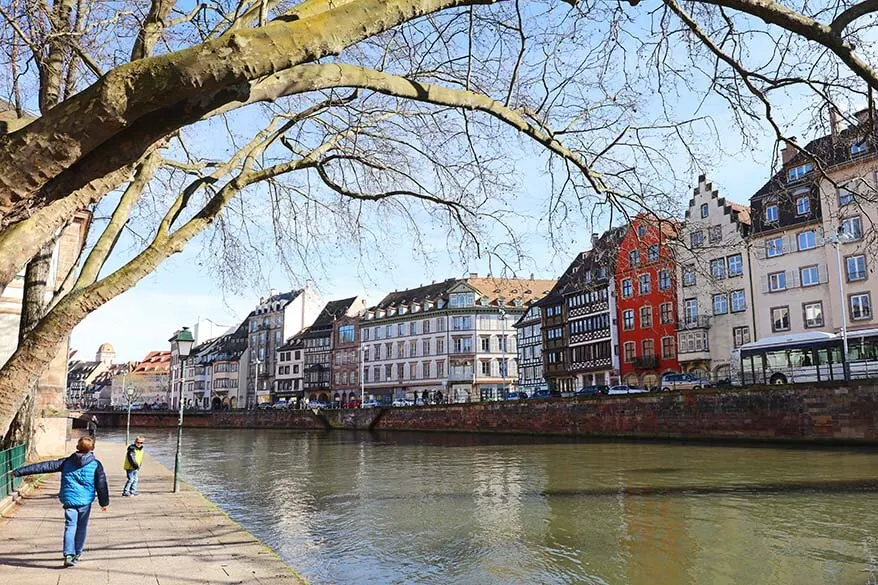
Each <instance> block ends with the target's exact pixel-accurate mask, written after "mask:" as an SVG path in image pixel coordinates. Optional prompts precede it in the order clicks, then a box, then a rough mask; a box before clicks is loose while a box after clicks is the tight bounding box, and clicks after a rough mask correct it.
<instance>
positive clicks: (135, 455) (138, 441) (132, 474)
mask: <svg viewBox="0 0 878 585" xmlns="http://www.w3.org/2000/svg"><path fill="white" fill-rule="evenodd" d="M142 464H143V437H140V436H138V437H135V438H134V443H132V444H131V445H128V451H127V452H126V453H125V464H124V465H123V467H124V468H125V474H126V475H127V476H128V481H126V482H125V487H124V488H122V495H123V496H126V497H127V496H138V495H140V494H139V493H138V491H137V472H138V471H140V466H141V465H142Z"/></svg>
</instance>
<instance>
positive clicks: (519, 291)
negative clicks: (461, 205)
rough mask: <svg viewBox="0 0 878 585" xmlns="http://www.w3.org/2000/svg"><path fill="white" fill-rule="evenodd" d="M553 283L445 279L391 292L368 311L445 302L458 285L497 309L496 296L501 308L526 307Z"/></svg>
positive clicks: (490, 279) (520, 280)
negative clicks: (467, 288) (516, 305)
mask: <svg viewBox="0 0 878 585" xmlns="http://www.w3.org/2000/svg"><path fill="white" fill-rule="evenodd" d="M555 282H556V281H555V280H545V279H532V278H503V277H493V276H487V277H478V276H471V277H469V278H449V279H446V280H443V281H441V282H434V283H433V284H428V285H425V286H419V287H417V288H411V289H407V290H402V291H395V292H392V293H390V294H389V295H387V296H385V297H384V298H383V299H381V302H380V303H378V304H377V305H375V306H374V307H372V309H386V308H388V307H394V306H400V305H409V304H412V303H422V302H424V301H427V300H430V301H436V300H437V299H445V300H447V299H448V295H449V294H450V292H451V291H452V290H453V289H454V288H455V287H456V286H458V285H460V284H466V285H468V286H470V287H471V288H472V289H473V290H475V291H476V293H477V295H478V296H480V297H487V298H488V305H490V306H495V307H496V306H499V299H500V297H503V303H504V305H505V306H513V302H514V301H515V299H520V300H521V303H522V305H527V304H528V303H529V302H531V301H534V300H536V299H539V298H540V297H542V296H543V295H545V294H546V293H547V292H548V291H549V290H551V289H552V287H553V286H555Z"/></svg>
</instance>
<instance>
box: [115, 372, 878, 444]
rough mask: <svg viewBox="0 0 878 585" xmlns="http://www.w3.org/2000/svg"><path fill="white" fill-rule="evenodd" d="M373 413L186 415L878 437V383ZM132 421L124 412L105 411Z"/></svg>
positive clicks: (253, 420) (309, 422) (302, 422)
mask: <svg viewBox="0 0 878 585" xmlns="http://www.w3.org/2000/svg"><path fill="white" fill-rule="evenodd" d="M374 413H375V414H371V415H370V416H368V417H366V416H348V417H345V416H334V415H332V414H331V412H327V413H326V416H325V417H324V416H323V415H321V416H316V415H314V414H313V413H312V412H311V411H268V412H250V413H235V412H223V413H218V414H203V415H189V414H187V415H186V422H185V424H186V426H192V427H196V426H197V427H222V428H259V427H262V428H298V429H322V428H328V424H327V421H326V419H327V418H330V419H332V423H333V424H332V426H333V427H337V426H338V423H339V422H341V423H342V425H343V426H344V427H348V426H350V428H355V427H356V426H361V425H366V424H370V423H371V424H374V427H373V428H374V429H375V430H398V431H446V432H486V433H526V434H539V435H564V436H580V437H640V438H659V439H663V438H664V439H720V440H722V439H734V440H754V441H799V442H812V441H815V442H816V441H820V442H829V443H831V442H869V443H878V386H822V387H803V386H784V387H777V386H774V387H770V388H763V389H747V390H743V389H742V390H719V391H708V390H702V391H693V392H680V393H666V394H648V395H636V396H609V397H608V396H604V397H598V398H564V399H552V400H529V401H522V402H488V403H474V404H458V405H446V406H430V407H410V408H388V409H384V410H383V411H381V412H380V416H377V415H378V411H374ZM99 416H102V417H111V419H113V420H115V421H117V422H115V423H112V422H111V420H109V419H104V418H102V425H105V426H112V425H113V424H116V425H121V426H124V424H125V418H124V413H113V414H108V415H99ZM176 424H177V423H176V417H175V416H174V415H173V414H171V413H168V414H152V413H137V414H136V415H135V416H132V425H136V426H163V427H167V426H174V425H176Z"/></svg>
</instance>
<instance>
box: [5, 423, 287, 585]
mask: <svg viewBox="0 0 878 585" xmlns="http://www.w3.org/2000/svg"><path fill="white" fill-rule="evenodd" d="M146 447H147V452H148V449H149V444H148V443H147V445H146ZM71 452H72V449H71ZM95 455H96V456H97V458H98V459H99V460H101V462H102V463H103V464H104V469H105V470H106V472H107V480H108V483H109V485H110V507H109V508H108V510H107V511H106V512H101V509H100V507H99V506H98V503H97V501H95V503H94V506H93V507H92V512H91V521H90V522H89V527H88V538H87V540H86V548H85V551H84V553H83V555H82V560H80V562H79V563H78V564H77V565H76V566H74V567H70V568H67V569H65V568H62V556H61V537H62V533H63V529H64V513H63V511H62V509H61V504H60V503H59V502H58V499H57V495H58V489H59V485H60V475H59V474H50V475H46V476H44V479H45V481H43V483H42V484H41V485H40V486H39V487H38V488H37V489H35V490H33V491H32V492H31V493H30V495H28V496H26V497H25V499H24V501H23V502H22V504H21V505H19V506H16V507H14V508H13V509H12V510H11V511H7V512H6V514H7V516H8V517H6V518H0V584H2V585H13V584H21V585H24V584H27V585H117V584H118V585H146V584H149V585H196V584H211V585H221V584H227V583H228V584H232V583H235V584H242V585H300V584H303V583H304V580H303V579H301V578H300V577H299V576H298V575H296V573H295V572H294V571H293V570H292V569H291V568H290V567H289V566H287V565H286V564H285V563H284V562H283V561H281V560H280V558H278V557H277V555H275V554H274V553H273V552H272V551H271V550H270V549H269V548H268V547H266V546H265V545H264V544H262V543H261V542H260V541H259V540H257V539H256V538H255V537H254V536H253V535H251V534H250V533H248V532H247V531H246V530H244V529H243V528H242V527H241V526H240V525H239V524H237V523H236V522H234V521H233V520H231V519H230V518H229V517H228V516H226V515H225V514H224V513H223V512H222V511H221V510H219V509H218V508H217V507H216V506H214V505H213V504H212V503H211V502H210V501H208V500H207V499H206V498H204V497H203V496H202V495H201V494H200V493H198V492H197V491H195V490H194V489H193V488H192V487H191V486H189V485H188V484H185V483H181V490H180V491H179V492H178V493H176V494H174V493H171V488H172V485H173V473H172V472H171V471H170V470H168V469H167V468H166V467H163V466H162V465H161V464H160V463H158V462H157V461H156V460H155V459H153V458H151V457H149V455H146V456H145V457H144V464H143V471H142V472H141V474H140V482H139V485H138V488H139V490H140V494H141V495H140V496H138V497H133V498H123V497H122V495H121V494H122V486H123V485H124V483H125V472H124V471H123V470H122V462H123V459H124V456H125V446H124V445H121V444H117V443H109V442H106V441H101V440H100V437H99V438H98V442H97V445H96V448H95ZM10 514H11V516H10Z"/></svg>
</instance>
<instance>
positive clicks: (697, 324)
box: [677, 315, 710, 331]
mask: <svg viewBox="0 0 878 585" xmlns="http://www.w3.org/2000/svg"><path fill="white" fill-rule="evenodd" d="M709 327H710V316H708V315H696V316H694V317H683V318H682V319H680V320H679V321H677V331H685V330H687V329H707V328H709Z"/></svg>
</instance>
